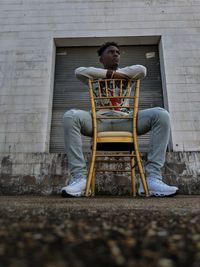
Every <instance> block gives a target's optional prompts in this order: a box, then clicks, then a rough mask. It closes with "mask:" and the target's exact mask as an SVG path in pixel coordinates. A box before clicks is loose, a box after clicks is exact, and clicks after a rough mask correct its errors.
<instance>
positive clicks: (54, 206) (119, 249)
mask: <svg viewBox="0 0 200 267" xmlns="http://www.w3.org/2000/svg"><path fill="white" fill-rule="evenodd" d="M0 266H1V267H4V266H10V267H26V266H31V267H32V266H34V267H35V266H37V267H40V266H42V267H43V266H45V267H46V266H48V267H54V266H56V267H65V266H66V267H86V266H87V267H88V266H95V267H99V266H105V267H112V266H128V267H129V266H130V267H132V266H134V267H135V266H136V267H144V266H145V267H146V266H147V267H175V266H180V267H199V266H200V196H176V197H172V198H152V197H151V198H140V197H137V198H131V197H109V196H107V197H103V196H99V197H95V198H61V197H60V196H48V197H41V196H40V197H36V196H12V197H11V196H2V197H0Z"/></svg>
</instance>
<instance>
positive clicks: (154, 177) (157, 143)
mask: <svg viewBox="0 0 200 267" xmlns="http://www.w3.org/2000/svg"><path fill="white" fill-rule="evenodd" d="M98 55H99V60H100V62H101V63H102V64H103V66H104V69H100V68H94V67H89V68H85V67H80V68H77V69H76V70H75V75H76V77H77V78H78V79H79V80H81V81H82V82H83V83H86V84H87V83H88V79H90V78H95V79H98V78H104V79H105V78H115V79H131V80H135V79H138V78H139V79H141V78H143V77H145V76H146V68H145V67H144V66H141V65H133V66H129V67H125V68H121V69H120V68H119V61H120V50H119V46H118V44H117V43H115V42H107V43H105V44H103V45H102V46H101V47H100V49H99V50H98ZM124 115H125V116H126V114H125V113H124ZM63 119H64V135H65V147H66V154H67V157H68V168H69V171H70V173H71V178H72V179H71V181H70V183H69V185H67V186H65V187H63V188H62V190H61V191H62V195H63V196H68V195H70V196H77V197H78V196H82V195H84V193H85V188H86V177H87V169H86V162H85V159H84V156H83V152H82V142H81V134H83V135H85V136H92V118H91V113H90V112H87V111H83V110H75V109H72V110H69V111H67V112H66V113H65V114H64V117H63ZM98 127H99V131H110V130H113V131H120V130H122V129H123V131H130V132H131V129H132V123H131V122H130V121H129V120H126V119H125V120H124V123H123V124H120V125H118V124H117V123H115V121H112V123H108V122H106V123H105V122H104V123H103V122H102V123H100V124H99V125H98ZM149 131H151V135H150V144H149V151H148V157H147V164H146V168H145V170H146V177H147V184H148V187H149V192H150V194H151V195H154V196H169V195H174V194H175V193H176V192H177V190H178V188H177V187H175V186H169V185H167V184H165V183H164V182H163V181H162V176H161V168H162V167H163V165H164V162H165V153H166V148H167V144H168V141H169V135H170V119H169V113H168V112H167V111H166V110H165V109H163V108H160V107H156V108H150V109H146V110H141V111H139V112H138V134H139V135H141V134H145V133H147V132H149ZM139 194H140V195H143V194H144V190H143V187H142V184H140V186H139Z"/></svg>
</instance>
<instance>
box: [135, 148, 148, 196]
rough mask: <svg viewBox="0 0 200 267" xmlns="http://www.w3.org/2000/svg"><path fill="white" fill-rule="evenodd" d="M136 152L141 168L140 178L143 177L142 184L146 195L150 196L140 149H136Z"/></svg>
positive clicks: (139, 167)
mask: <svg viewBox="0 0 200 267" xmlns="http://www.w3.org/2000/svg"><path fill="white" fill-rule="evenodd" d="M135 154H136V159H137V164H138V169H139V173H140V179H141V182H142V185H143V188H144V192H145V195H146V197H148V196H149V189H148V186H147V182H146V179H145V175H144V171H143V166H142V160H141V157H140V154H139V151H138V150H136V151H135Z"/></svg>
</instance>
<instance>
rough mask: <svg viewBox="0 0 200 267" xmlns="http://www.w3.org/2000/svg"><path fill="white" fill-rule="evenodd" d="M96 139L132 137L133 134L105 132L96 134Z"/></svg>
mask: <svg viewBox="0 0 200 267" xmlns="http://www.w3.org/2000/svg"><path fill="white" fill-rule="evenodd" d="M97 136H98V137H132V136H133V134H132V133H130V132H123V131H120V132H117V131H107V132H98V133H97Z"/></svg>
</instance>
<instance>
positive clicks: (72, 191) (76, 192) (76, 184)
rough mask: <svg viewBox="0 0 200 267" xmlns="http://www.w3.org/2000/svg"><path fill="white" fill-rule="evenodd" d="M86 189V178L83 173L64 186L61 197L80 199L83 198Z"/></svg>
mask: <svg viewBox="0 0 200 267" xmlns="http://www.w3.org/2000/svg"><path fill="white" fill-rule="evenodd" d="M85 189H86V177H85V176H83V175H82V174H81V173H80V174H77V175H75V176H74V177H73V179H72V181H71V182H70V184H69V185H67V186H64V187H63V188H62V189H61V195H62V196H63V197H68V196H74V197H80V196H83V195H84V193H85Z"/></svg>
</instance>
